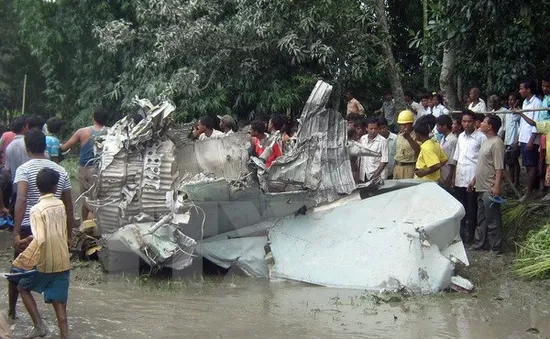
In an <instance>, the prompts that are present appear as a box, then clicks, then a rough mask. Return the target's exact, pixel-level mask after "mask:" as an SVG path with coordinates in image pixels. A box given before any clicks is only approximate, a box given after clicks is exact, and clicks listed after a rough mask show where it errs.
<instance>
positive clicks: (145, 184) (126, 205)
mask: <svg viewBox="0 0 550 339" xmlns="http://www.w3.org/2000/svg"><path fill="white" fill-rule="evenodd" d="M135 103H136V104H137V105H138V106H139V108H138V110H139V111H140V113H141V114H142V115H144V116H145V118H144V119H143V120H142V121H141V122H140V123H138V124H137V125H135V124H134V123H133V121H132V120H131V119H129V118H128V117H125V118H123V119H121V120H119V121H118V122H117V123H116V124H115V125H114V126H113V127H112V128H111V129H110V130H109V133H108V134H107V135H106V136H105V137H104V140H102V141H101V145H102V149H101V152H100V164H99V175H98V179H97V182H96V187H95V189H94V190H93V191H92V192H90V194H89V196H88V197H87V202H88V205H90V207H92V209H94V210H95V216H96V218H97V220H98V227H99V230H100V233H101V234H102V235H105V234H110V233H113V232H115V231H116V230H117V229H119V228H120V227H122V226H124V225H126V224H128V223H129V220H130V218H131V217H133V216H136V215H138V214H139V213H142V212H144V213H146V214H148V215H150V216H151V217H153V218H155V219H158V218H160V217H161V216H162V215H164V214H166V213H169V212H170V209H169V208H168V206H166V203H165V201H166V192H169V191H173V189H174V183H175V181H176V179H177V177H178V175H179V173H178V170H177V164H176V158H175V154H176V147H175V144H174V143H173V142H172V141H171V140H170V139H168V138H167V137H166V136H165V133H164V132H165V130H166V128H167V127H168V125H169V123H170V119H169V118H170V115H171V113H172V112H173V111H174V109H175V108H174V106H172V105H171V104H170V103H168V102H163V103H161V104H159V105H157V106H153V105H152V104H151V103H150V102H149V101H148V100H140V99H136V100H135Z"/></svg>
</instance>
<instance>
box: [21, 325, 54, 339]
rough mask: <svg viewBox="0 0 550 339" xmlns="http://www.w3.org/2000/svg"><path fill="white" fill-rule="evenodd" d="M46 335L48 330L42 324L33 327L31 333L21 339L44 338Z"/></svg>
mask: <svg viewBox="0 0 550 339" xmlns="http://www.w3.org/2000/svg"><path fill="white" fill-rule="evenodd" d="M46 334H48V329H47V328H46V326H45V325H44V324H40V325H38V326H35V327H33V329H32V332H31V333H29V334H28V335H27V336H26V337H23V339H33V338H43V337H45V336H46Z"/></svg>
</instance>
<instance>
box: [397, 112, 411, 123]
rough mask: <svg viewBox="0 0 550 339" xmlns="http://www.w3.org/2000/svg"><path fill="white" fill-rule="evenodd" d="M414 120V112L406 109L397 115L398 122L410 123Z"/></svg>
mask: <svg viewBox="0 0 550 339" xmlns="http://www.w3.org/2000/svg"><path fill="white" fill-rule="evenodd" d="M413 122H414V114H413V113H412V112H411V111H409V110H408V109H406V110H404V111H401V113H399V116H398V117H397V123H398V124H412V123H413Z"/></svg>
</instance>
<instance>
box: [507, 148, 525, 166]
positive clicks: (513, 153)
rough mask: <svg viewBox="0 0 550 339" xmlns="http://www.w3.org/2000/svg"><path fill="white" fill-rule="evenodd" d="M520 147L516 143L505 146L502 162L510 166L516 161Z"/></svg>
mask: <svg viewBox="0 0 550 339" xmlns="http://www.w3.org/2000/svg"><path fill="white" fill-rule="evenodd" d="M520 152H521V151H520V148H519V146H516V145H508V146H506V153H504V163H505V164H506V166H512V165H514V164H517V163H518V160H519V155H520Z"/></svg>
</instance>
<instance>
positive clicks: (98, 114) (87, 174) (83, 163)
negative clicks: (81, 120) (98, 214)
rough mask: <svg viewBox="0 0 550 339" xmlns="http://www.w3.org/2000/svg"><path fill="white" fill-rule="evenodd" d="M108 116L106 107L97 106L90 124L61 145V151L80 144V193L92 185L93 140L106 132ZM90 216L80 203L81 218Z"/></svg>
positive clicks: (94, 171)
mask: <svg viewBox="0 0 550 339" xmlns="http://www.w3.org/2000/svg"><path fill="white" fill-rule="evenodd" d="M108 118H109V111H108V110H107V109H106V108H98V109H97V110H96V111H95V112H94V117H93V124H92V126H88V127H83V128H81V129H79V130H77V131H76V132H75V133H74V134H73V136H72V137H71V138H70V139H69V141H67V142H66V143H64V144H63V145H61V152H66V151H68V150H70V149H71V148H73V147H74V146H75V145H77V144H78V145H79V146H80V159H79V167H78V182H79V184H80V194H82V193H84V192H86V191H88V190H89V189H90V188H91V187H92V185H93V178H94V176H95V175H96V174H97V168H96V167H95V163H96V159H95V153H94V141H95V138H96V137H98V136H100V135H104V134H106V132H107V128H106V127H105V124H106V123H107V119H108ZM92 218H93V215H92V213H91V211H90V209H89V208H88V206H86V204H82V220H88V219H92Z"/></svg>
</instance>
